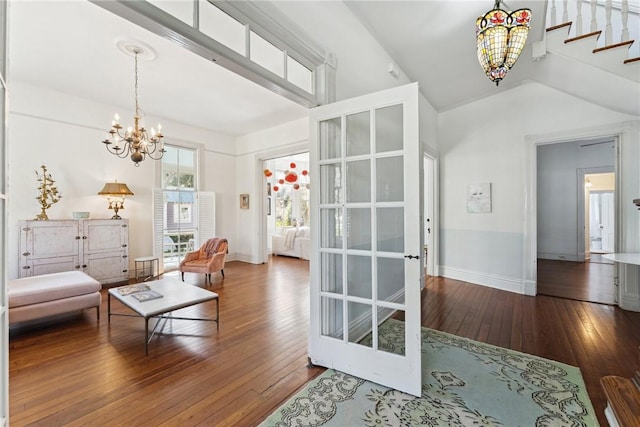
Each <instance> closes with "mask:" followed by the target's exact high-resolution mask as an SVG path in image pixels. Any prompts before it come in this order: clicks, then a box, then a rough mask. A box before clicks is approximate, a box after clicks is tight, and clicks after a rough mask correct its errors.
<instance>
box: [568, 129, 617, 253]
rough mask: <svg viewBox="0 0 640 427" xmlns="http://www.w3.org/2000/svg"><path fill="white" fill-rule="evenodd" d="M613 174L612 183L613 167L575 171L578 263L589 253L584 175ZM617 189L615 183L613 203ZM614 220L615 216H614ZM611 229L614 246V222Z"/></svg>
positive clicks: (614, 174) (615, 142)
mask: <svg viewBox="0 0 640 427" xmlns="http://www.w3.org/2000/svg"><path fill="white" fill-rule="evenodd" d="M613 143H614V144H616V145H617V141H613ZM615 153H616V157H617V153H618V150H617V147H616V150H615ZM616 163H617V159H616ZM611 172H613V176H614V182H615V179H616V178H617V174H616V173H615V167H613V168H611V167H606V166H605V167H597V168H580V169H578V170H577V172H576V173H577V175H578V186H577V189H576V190H577V192H578V212H577V215H578V233H577V234H578V261H581V262H584V261H585V260H586V259H587V253H588V252H589V248H587V237H586V236H587V233H586V231H585V230H586V228H587V227H588V226H589V224H587V223H586V218H585V217H586V203H585V191H584V179H585V175H590V174H594V173H611ZM617 188H618V183H617V182H616V183H615V187H614V193H613V194H614V196H613V197H614V201H615V200H616V199H617V197H618V195H617ZM616 206H617V205H616V203H615V202H614V209H613V211H614V215H615V211H616ZM614 218H615V216H614ZM613 227H614V231H613V235H614V244H615V240H616V239H615V236H616V231H615V230H616V228H617V227H618V226H617V225H616V223H615V221H614V223H613Z"/></svg>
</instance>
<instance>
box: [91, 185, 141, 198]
mask: <svg viewBox="0 0 640 427" xmlns="http://www.w3.org/2000/svg"><path fill="white" fill-rule="evenodd" d="M98 195H100V196H121V197H124V196H133V192H131V190H129V187H127V184H124V183H122V182H107V183H106V184H105V185H104V187H103V188H102V190H100V192H98Z"/></svg>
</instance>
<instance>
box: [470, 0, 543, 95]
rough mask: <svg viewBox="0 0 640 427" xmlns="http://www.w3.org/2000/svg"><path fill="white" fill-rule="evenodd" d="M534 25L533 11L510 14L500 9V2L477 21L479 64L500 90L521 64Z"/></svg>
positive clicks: (521, 10) (497, 1)
mask: <svg viewBox="0 0 640 427" xmlns="http://www.w3.org/2000/svg"><path fill="white" fill-rule="evenodd" d="M530 25H531V10H530V9H518V10H515V11H513V12H507V11H504V10H502V9H500V0H496V3H495V5H494V6H493V9H492V10H490V11H489V12H487V13H485V14H484V15H483V16H480V17H478V19H477V20H476V42H477V48H478V61H479V62H480V65H481V66H482V69H483V70H484V72H485V74H486V75H487V77H489V80H491V81H492V82H496V86H497V85H498V84H499V83H500V80H502V79H503V78H504V77H505V76H506V74H507V72H508V71H509V70H510V69H511V67H513V65H514V64H515V63H516V61H517V60H518V57H519V56H520V53H521V52H522V49H523V48H524V44H525V42H526V41H527V35H528V34H529V27H530Z"/></svg>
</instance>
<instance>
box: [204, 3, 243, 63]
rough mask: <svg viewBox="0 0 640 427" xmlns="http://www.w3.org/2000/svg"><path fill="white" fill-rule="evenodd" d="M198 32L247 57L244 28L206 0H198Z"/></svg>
mask: <svg viewBox="0 0 640 427" xmlns="http://www.w3.org/2000/svg"><path fill="white" fill-rule="evenodd" d="M199 6H200V31H201V32H203V33H204V34H206V35H208V36H209V37H211V38H212V39H214V40H216V41H218V42H220V43H222V44H223V45H225V46H227V47H228V48H229V49H233V50H235V51H236V52H238V53H239V54H240V55H244V56H246V55H247V49H246V43H245V41H246V32H245V27H244V25H242V24H241V23H240V22H239V21H236V20H235V19H234V18H232V17H231V16H229V15H227V14H226V13H224V12H223V11H221V10H220V9H218V8H217V7H215V6H214V5H212V4H211V3H209V2H208V1H207V0H200V4H199Z"/></svg>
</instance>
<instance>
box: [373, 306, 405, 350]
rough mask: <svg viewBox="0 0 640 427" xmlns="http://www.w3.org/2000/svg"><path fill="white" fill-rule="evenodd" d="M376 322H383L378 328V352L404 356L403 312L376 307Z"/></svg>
mask: <svg viewBox="0 0 640 427" xmlns="http://www.w3.org/2000/svg"><path fill="white" fill-rule="evenodd" d="M390 316H391V317H390ZM389 317H390V318H389ZM384 319H386V320H384ZM378 320H384V322H382V324H381V325H380V326H379V327H378V350H380V351H386V352H387V353H394V354H399V355H401V356H406V351H405V342H406V341H405V328H404V311H396V310H393V309H391V308H383V307H378Z"/></svg>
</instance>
